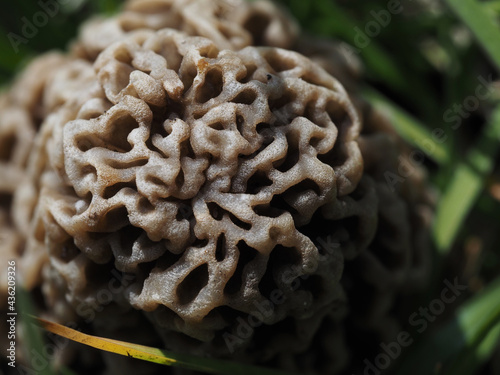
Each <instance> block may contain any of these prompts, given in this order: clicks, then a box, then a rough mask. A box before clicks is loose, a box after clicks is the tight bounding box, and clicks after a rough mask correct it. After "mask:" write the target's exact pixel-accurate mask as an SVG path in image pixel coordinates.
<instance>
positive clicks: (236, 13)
mask: <svg viewBox="0 0 500 375" xmlns="http://www.w3.org/2000/svg"><path fill="white" fill-rule="evenodd" d="M202 7H206V9H207V11H206V12H205V13H206V15H205V17H204V18H203V19H201V18H200V16H199V14H200V12H194V11H193V10H195V9H201V8H202ZM256 25H259V26H260V27H256ZM254 44H260V45H261V46H259V47H256V46H253V45H254ZM282 47H285V48H290V49H292V48H293V49H295V50H297V51H298V52H297V51H293V50H290V49H283V48H282ZM299 52H304V53H307V54H308V55H310V56H311V59H310V58H308V57H305V56H304V55H302V54H300V53H299ZM313 60H315V61H317V62H319V63H320V64H321V65H322V66H323V67H324V68H325V69H326V70H324V69H323V68H322V67H320V66H319V65H318V64H316V63H315V62H314V61H313ZM37 69H38V70H37ZM40 69H42V70H43V69H46V73H45V74H43V75H41V74H38V75H34V74H33V72H38V71H40ZM358 72H359V69H358V67H357V66H354V67H352V65H350V64H349V62H348V61H347V59H346V58H345V56H344V55H343V54H342V53H341V52H339V49H338V46H336V45H333V44H328V43H326V42H322V43H318V44H315V43H313V42H311V40H310V39H303V38H299V37H298V28H297V26H296V25H295V23H294V22H293V21H291V20H289V18H288V17H287V16H286V15H284V14H283V13H282V12H280V11H279V10H278V9H277V8H276V7H275V6H273V5H271V3H268V2H263V1H258V2H251V3H247V2H240V1H239V0H235V1H214V2H207V1H205V0H189V1H188V0H186V1H179V0H177V1H173V0H170V1H169V0H155V1H153V0H135V1H130V2H128V3H127V5H126V6H125V10H124V11H123V12H122V13H120V14H118V15H117V16H115V17H114V18H111V19H98V20H94V21H90V23H88V24H87V25H86V26H85V27H84V28H83V31H82V33H81V36H80V38H79V39H78V40H77V41H76V42H75V43H74V45H73V48H72V52H71V54H69V55H68V56H61V55H58V54H51V55H47V56H44V57H40V58H39V59H37V60H35V62H34V63H32V65H31V66H30V67H28V69H27V73H25V75H24V76H25V77H29V79H21V80H20V81H18V82H17V83H16V84H15V85H14V86H13V88H12V89H11V90H10V91H9V92H8V93H7V94H5V95H4V96H3V97H2V98H1V100H0V108H5V111H8V113H11V112H12V113H13V114H12V116H17V117H16V118H18V119H19V118H21V117H22V116H24V117H25V118H26V119H27V120H26V121H23V124H28V125H26V126H27V127H28V128H29V130H26V131H21V130H20V129H19V128H15V127H12V126H11V125H12V122H9V121H8V116H5V117H3V116H2V121H0V144H2V142H3V143H5V144H8V139H9V138H8V137H9V136H12V134H14V133H15V132H18V133H15V134H18V138H19V140H21V139H25V141H23V142H24V143H23V142H21V141H19V142H17V143H16V146H15V153H14V154H15V155H20V156H16V158H10V157H9V158H4V159H2V161H1V162H2V164H0V168H6V170H7V169H9V170H10V169H11V170H13V171H14V172H12V173H14V175H15V176H17V177H15V178H17V179H18V180H16V181H18V182H16V183H15V184H12V186H9V187H5V188H4V187H3V185H2V186H0V188H1V189H4V190H5V192H6V193H7V194H8V197H13V198H12V202H13V203H12V205H11V206H10V205H7V204H4V203H2V206H0V210H1V211H0V213H2V212H3V216H1V215H0V225H1V226H0V229H1V230H2V233H3V232H5V233H9V238H11V240H9V241H10V242H9V241H7V242H5V243H8V244H9V245H8V246H9V249H15V250H9V251H11V253H12V254H15V255H14V256H17V257H18V258H19V260H20V262H21V263H23V266H22V272H23V273H24V274H26V273H27V271H28V270H30V271H29V273H28V274H27V275H26V276H25V278H26V285H27V286H28V287H29V288H37V287H41V289H42V293H43V295H44V298H45V303H46V304H47V305H49V306H50V305H52V306H54V309H53V310H52V311H49V312H47V313H49V314H51V316H52V318H53V319H55V320H58V321H62V322H63V321H64V319H67V318H68V317H71V319H74V320H79V319H81V320H82V321H84V322H85V323H89V324H91V325H92V326H93V327H95V329H96V330H99V332H101V333H102V332H110V331H120V332H122V331H123V328H128V327H125V326H124V325H125V324H126V323H123V324H121V323H120V322H121V321H123V322H137V324H139V322H142V323H141V324H142V325H143V327H148V328H147V332H150V334H149V338H145V340H148V339H150V340H153V339H152V337H154V336H155V334H157V335H159V336H160V337H161V339H162V340H163V344H164V345H166V346H167V347H169V348H173V349H175V350H182V351H187V352H191V353H198V354H202V355H213V356H218V357H232V358H238V359H241V360H245V361H251V362H260V363H273V364H274V365H277V366H280V367H283V368H289V369H295V370H300V371H313V372H314V371H316V372H318V373H325V372H328V373H336V372H338V371H340V370H341V369H343V368H345V367H346V366H347V365H348V362H349V356H351V355H352V353H351V352H354V351H351V350H350V348H349V344H348V343H347V340H346V339H345V338H344V335H345V332H344V331H345V329H346V328H345V327H347V326H348V327H350V328H349V329H351V330H352V332H348V333H349V334H352V333H353V332H364V331H367V330H368V331H371V332H376V333H377V334H379V335H381V336H382V337H384V336H383V335H384V334H389V333H388V331H387V326H388V325H389V326H390V327H392V329H397V327H398V324H399V322H398V320H397V318H396V317H395V316H394V315H393V313H392V311H391V309H392V306H393V299H394V298H395V296H401V295H404V293H408V291H413V290H416V289H418V287H419V286H422V285H424V283H425V280H426V279H427V278H428V275H427V270H428V268H429V267H428V262H429V259H428V254H427V251H428V248H427V243H426V235H427V225H428V216H429V211H430V206H431V204H430V199H429V195H428V192H427V189H426V187H425V184H424V182H425V175H424V174H423V172H422V171H421V170H420V169H419V168H416V169H415V172H414V173H413V174H412V175H411V176H409V177H408V178H407V179H406V180H404V181H403V182H402V183H400V184H398V186H397V187H396V189H394V191H393V190H391V189H389V187H388V185H387V182H386V180H385V173H387V172H392V173H397V170H398V163H399V162H400V160H401V158H407V157H408V156H407V155H408V149H407V148H406V146H405V145H404V144H403V143H402V142H401V140H400V139H399V138H398V136H397V135H396V134H395V132H394V131H393V130H392V126H391V124H390V123H388V121H387V120H386V119H385V118H384V117H383V116H381V115H380V114H379V113H377V112H376V111H374V110H373V109H372V108H371V107H370V106H369V105H368V104H367V103H366V102H364V101H363V100H361V99H360V98H359V96H358V95H357V92H356V90H357V79H358V77H357V74H358ZM331 74H333V75H338V78H339V80H337V79H336V78H334V76H332V75H331ZM340 81H341V82H342V83H343V84H344V85H345V87H347V88H348V89H349V94H348V92H347V91H346V89H345V88H344V85H343V84H341V83H340ZM26 90H29V91H28V92H30V93H32V94H30V95H29V96H26V97H23V95H20V94H19V93H22V92H25V91H26ZM6 113H7V112H6ZM9 124H10V125H9ZM22 137H24V138H22ZM14 154H12V155H14ZM9 155H10V154H9ZM19 185H21V187H20V188H19V189H17V190H16V191H14V189H15V187H16V186H19ZM4 190H1V191H2V193H3V191H4ZM9 199H10V198H9ZM2 202H3V201H2ZM2 218H4V219H3V221H1V220H2ZM34 256H36V258H33V257H34ZM25 263H26V264H25ZM373 296H376V297H373ZM360 306H362V308H360ZM143 315H145V316H146V317H147V320H145V319H143V318H142V317H143ZM118 317H119V319H118ZM141 319H142V320H141ZM346 322H348V323H349V324H348V325H346V324H345V323H346ZM115 323H116V324H115ZM120 327H121V328H120ZM135 333H138V332H136V331H135V330H132V331H131V332H129V337H130V338H129V341H134V336H133V335H132V334H135ZM138 334H139V333H138ZM121 335H122V336H120V337H121V338H122V339H123V337H124V336H123V332H122V333H121ZM145 336H148V335H145ZM137 337H139V336H137ZM140 337H141V338H143V337H144V332H142V335H141V334H140ZM153 341H154V340H153ZM143 343H144V342H143Z"/></svg>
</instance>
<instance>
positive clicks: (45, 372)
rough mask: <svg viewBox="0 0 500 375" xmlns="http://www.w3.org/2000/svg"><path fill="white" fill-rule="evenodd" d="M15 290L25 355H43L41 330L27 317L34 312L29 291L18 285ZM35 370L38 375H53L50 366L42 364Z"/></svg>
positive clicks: (31, 356) (43, 343) (29, 356)
mask: <svg viewBox="0 0 500 375" xmlns="http://www.w3.org/2000/svg"><path fill="white" fill-rule="evenodd" d="M16 292H17V293H16V297H17V299H16V305H17V311H20V312H22V315H18V319H19V322H20V323H21V325H22V327H23V346H24V350H25V352H26V355H27V356H28V358H33V357H34V356H35V354H36V356H42V357H43V353H44V350H43V349H44V346H45V342H44V339H43V335H42V330H41V329H40V328H39V327H38V326H37V325H36V324H33V322H32V320H31V319H30V318H29V316H30V315H32V314H34V313H35V308H34V306H33V303H32V301H31V296H30V294H29V292H27V291H26V290H25V289H23V288H20V287H18V288H16ZM30 370H31V369H30ZM37 371H38V372H37V373H38V374H39V375H55V372H54V371H53V370H52V367H51V366H44V367H43V368H42V369H39V370H38V369H37ZM20 373H21V372H20Z"/></svg>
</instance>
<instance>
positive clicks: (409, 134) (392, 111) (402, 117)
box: [363, 87, 450, 164]
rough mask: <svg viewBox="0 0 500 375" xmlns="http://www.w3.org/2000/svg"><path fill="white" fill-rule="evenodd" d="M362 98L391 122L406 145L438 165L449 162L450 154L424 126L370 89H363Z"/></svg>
mask: <svg viewBox="0 0 500 375" xmlns="http://www.w3.org/2000/svg"><path fill="white" fill-rule="evenodd" d="M363 96H364V97H365V99H366V100H368V102H370V103H371V104H372V105H373V106H374V107H375V108H377V109H379V110H380V111H382V113H384V114H385V115H386V116H387V117H388V118H389V119H390V120H391V123H392V124H393V125H394V127H395V128H396V130H397V131H398V133H399V134H400V135H401V137H403V138H404V139H405V140H406V141H407V142H408V143H410V144H411V145H413V146H415V147H418V148H420V149H422V150H423V151H424V152H425V153H426V155H427V156H428V157H430V158H431V159H433V160H434V161H436V162H437V163H438V164H447V163H449V162H450V152H449V151H448V150H447V148H446V147H445V145H444V144H443V143H438V142H436V141H435V140H434V139H433V137H432V134H431V132H430V131H429V130H428V128H427V127H426V126H425V125H424V124H422V123H421V122H419V121H418V120H417V119H416V118H414V117H413V116H411V115H410V114H408V113H407V112H406V111H404V110H403V109H402V108H400V107H398V106H397V105H396V104H394V103H392V102H391V101H390V100H389V99H387V98H386V97H384V96H383V95H382V94H381V93H379V92H378V91H375V90H374V89H372V88H368V87H365V89H364V90H363Z"/></svg>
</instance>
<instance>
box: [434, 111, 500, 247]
mask: <svg viewBox="0 0 500 375" xmlns="http://www.w3.org/2000/svg"><path fill="white" fill-rule="evenodd" d="M499 141H500V106H499V107H497V108H496V110H495V111H494V112H493V115H492V117H491V120H490V121H489V122H488V124H487V125H486V128H485V129H484V131H483V134H482V135H481V138H480V139H479V140H478V141H477V143H476V145H475V147H474V148H473V149H472V150H471V151H469V152H468V154H467V155H466V157H465V161H463V162H461V163H459V164H458V165H457V167H456V169H455V174H454V175H453V178H452V180H451V181H450V183H449V185H448V188H447V189H446V191H445V192H444V195H443V197H442V198H441V200H440V202H439V205H438V207H437V211H436V219H435V222H434V228H433V231H434V240H435V243H436V247H437V249H438V251H439V252H440V253H441V254H444V253H446V252H447V251H448V250H449V249H450V247H451V245H452V244H453V241H454V240H455V238H456V236H457V234H458V232H459V230H460V227H461V225H462V223H463V222H464V220H465V218H466V216H467V214H468V213H469V211H470V209H471V208H472V206H473V204H474V202H475V201H476V199H477V197H478V196H479V194H480V193H481V191H482V189H483V187H484V183H485V179H486V177H487V175H488V174H489V173H491V170H492V169H493V165H494V159H495V157H496V155H497V154H498V150H499V147H500V142H499Z"/></svg>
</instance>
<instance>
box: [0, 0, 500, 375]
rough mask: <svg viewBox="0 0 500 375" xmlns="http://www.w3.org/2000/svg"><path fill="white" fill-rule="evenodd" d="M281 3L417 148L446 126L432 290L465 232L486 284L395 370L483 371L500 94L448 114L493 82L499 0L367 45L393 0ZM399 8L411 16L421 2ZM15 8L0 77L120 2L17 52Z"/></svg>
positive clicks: (493, 287) (436, 177)
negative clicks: (346, 51) (474, 242)
mask: <svg viewBox="0 0 500 375" xmlns="http://www.w3.org/2000/svg"><path fill="white" fill-rule="evenodd" d="M280 2H281V3H282V4H283V5H284V6H286V7H287V8H288V10H289V11H290V12H291V13H292V14H294V15H295V17H296V18H297V19H298V20H299V22H300V23H301V24H302V26H303V28H304V29H306V30H308V31H309V32H311V33H315V34H319V35H323V36H326V37H333V38H337V39H339V40H341V41H344V42H346V43H350V44H351V45H354V46H355V47H356V49H357V52H356V55H357V57H358V58H359V59H360V60H361V61H362V62H363V64H364V66H365V77H366V85H365V89H364V92H363V94H364V96H365V98H367V99H368V100H369V101H370V102H372V103H373V104H374V105H375V106H377V107H378V108H380V109H381V110H383V111H384V112H385V113H386V114H387V115H388V116H389V117H391V118H392V119H393V122H394V124H395V125H396V129H397V130H398V131H399V132H400V134H401V136H402V137H404V138H405V139H406V140H407V141H408V142H409V143H410V144H411V145H412V146H414V147H415V148H421V149H423V150H424V152H425V151H426V150H425V146H424V144H425V142H426V141H429V140H431V141H432V139H433V138H432V131H433V130H434V129H436V128H440V129H443V130H444V132H445V133H446V136H447V138H446V139H447V140H446V142H444V143H437V142H435V141H434V143H433V150H434V151H433V152H431V153H427V155H428V158H429V160H428V162H427V164H428V166H429V170H430V179H431V181H432V182H433V183H434V186H435V188H436V191H437V194H438V197H439V198H438V204H437V211H436V218H435V220H434V223H433V228H432V232H433V240H434V249H435V257H436V264H438V265H439V267H441V268H438V269H437V270H436V277H435V279H436V285H433V286H430V287H429V290H430V291H433V290H438V289H439V284H438V280H439V283H440V282H441V281H442V279H443V277H444V276H445V275H446V270H447V269H446V266H447V264H448V263H447V261H448V260H450V259H455V258H457V257H458V258H459V259H461V260H462V261H464V260H463V259H465V258H464V254H466V253H467V251H468V250H467V249H468V245H467V244H468V243H470V239H478V240H479V242H480V244H481V246H480V248H481V256H480V257H479V258H478V259H479V260H478V261H477V264H476V269H477V270H476V272H475V273H474V274H473V276H469V277H468V279H467V280H466V281H470V285H477V284H479V287H477V288H475V289H477V290H474V288H472V292H471V293H470V297H469V298H468V299H466V300H465V302H464V303H463V304H462V305H461V306H460V307H459V308H458V309H457V311H456V312H455V313H454V314H451V315H450V316H448V317H446V318H444V320H443V321H442V322H440V323H439V324H438V325H437V326H436V327H435V329H434V330H433V332H430V333H428V334H424V335H423V336H422V337H421V338H420V340H419V341H418V343H417V344H416V345H414V346H412V347H410V348H408V349H407V350H406V351H405V352H404V353H403V356H402V358H401V362H400V368H399V372H398V373H399V374H411V373H414V374H430V373H439V374H446V375H448V374H450V375H451V374H464V375H465V374H474V373H480V372H481V371H484V370H485V363H487V361H488V360H489V358H490V357H491V355H492V353H493V350H494V349H495V348H496V347H497V346H498V344H499V337H500V309H499V306H500V302H499V301H500V280H498V279H494V275H498V274H500V254H499V250H498V249H499V246H498V243H499V240H500V233H498V229H499V228H498V225H499V223H500V215H499V212H500V202H499V200H498V199H497V198H495V197H494V196H493V195H492V194H491V191H492V189H493V188H494V187H495V186H496V187H497V188H498V189H499V190H500V179H497V178H495V177H494V176H498V175H499V163H498V161H499V157H498V154H499V147H500V106H499V105H498V99H499V98H500V93H499V91H498V89H495V90H496V91H493V92H492V93H491V95H489V97H488V98H487V99H485V100H481V101H479V102H478V106H477V108H474V109H473V110H471V111H466V112H462V113H463V114H459V112H457V111H454V112H453V109H454V108H457V107H456V106H457V105H458V106H460V105H462V106H463V105H464V104H465V103H466V100H467V98H470V97H475V96H476V89H477V86H478V85H479V83H480V82H479V81H478V77H488V76H489V75H490V74H492V75H493V77H498V72H500V28H499V19H500V2H498V1H481V2H480V1H477V0H446V1H445V3H443V4H441V3H439V2H435V3H434V5H433V7H434V8H436V9H427V10H423V11H419V10H418V9H415V10H414V15H413V16H411V17H408V16H405V15H404V14H393V15H392V17H391V22H390V23H389V24H387V25H386V26H383V27H380V30H379V33H378V34H377V35H375V36H374V37H372V38H371V39H370V41H369V44H368V45H366V46H364V47H362V48H361V47H360V46H359V45H358V46H356V43H357V40H358V41H359V38H358V39H357V35H359V30H364V29H365V27H366V25H367V24H368V22H370V21H373V20H374V16H373V12H380V11H382V10H384V9H386V7H387V1H382V0H380V1H372V2H362V1H360V0H357V1H352V2H344V1H343V2H341V1H330V0H313V1H302V0H281V1H280ZM402 3H403V5H404V7H406V6H408V10H410V11H411V9H410V8H414V7H415V6H416V5H415V4H416V3H417V2H416V1H413V2H412V3H411V4H410V2H406V3H405V2H404V1H403V2H402ZM13 4H14V3H11V5H9V6H10V7H11V8H12V9H11V11H10V12H4V13H3V14H2V15H0V19H1V20H2V23H1V25H2V26H1V29H0V31H1V32H0V51H1V54H0V55H1V56H0V84H5V83H6V82H8V80H9V79H10V78H11V77H12V75H13V74H14V73H15V72H16V71H18V70H19V67H20V66H22V65H23V63H24V62H25V61H27V59H29V58H30V57H31V56H34V55H36V54H37V53H39V52H41V51H43V50H46V49H49V48H60V49H62V48H64V47H65V45H66V43H67V41H68V40H69V39H70V38H71V37H73V36H74V35H76V32H77V26H78V24H79V23H80V22H81V21H82V20H83V19H85V18H87V17H88V16H89V15H90V14H92V13H98V12H101V13H112V12H114V11H115V10H116V9H117V6H118V4H119V2H118V1H113V0H108V1H97V0H83V1H79V2H77V3H75V4H76V5H75V6H74V7H69V8H67V9H66V11H65V13H64V12H63V13H64V15H63V16H60V17H59V16H56V17H54V19H52V20H51V22H50V23H49V24H48V25H47V27H46V28H44V29H43V30H40V33H39V34H37V35H36V36H34V37H33V39H32V40H30V42H29V43H26V44H23V45H20V49H19V52H18V53H15V52H14V51H13V48H12V47H11V45H10V41H9V39H8V38H7V37H6V36H7V31H14V32H17V33H19V32H20V31H19V30H20V25H19V22H18V23H17V24H16V21H19V20H20V19H21V17H22V15H31V14H34V13H35V12H36V11H38V8H37V5H36V2H32V3H27V2H26V3H22V5H15V6H14V5H13ZM16 4H17V3H16ZM68 21H69V22H68ZM447 110H451V111H452V112H453V113H454V114H455V115H457V114H459V117H458V122H457V126H452V124H451V122H450V121H448V120H447V118H446V111H447ZM464 277H465V276H464ZM474 280H475V281H476V284H474V283H473V282H472V281H474ZM30 332H31V331H30ZM31 334H33V335H35V336H33V341H32V343H33V345H35V346H36V345H42V344H41V342H40V338H39V337H38V336H37V334H36V333H33V332H32V333H31ZM189 361H191V362H193V365H196V363H199V362H197V361H199V360H193V359H188V362H189ZM195 362H196V363H195ZM210 366H212V367H213V368H212V370H210V371H213V372H214V373H221V374H222V373H227V372H225V371H226V370H224V369H223V368H222V367H217V366H218V364H211V365H210ZM249 369H250V368H249ZM249 371H250V370H249ZM241 373H244V372H241Z"/></svg>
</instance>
